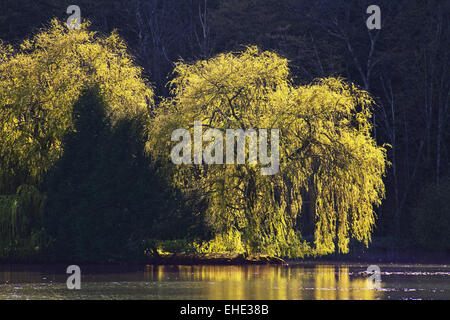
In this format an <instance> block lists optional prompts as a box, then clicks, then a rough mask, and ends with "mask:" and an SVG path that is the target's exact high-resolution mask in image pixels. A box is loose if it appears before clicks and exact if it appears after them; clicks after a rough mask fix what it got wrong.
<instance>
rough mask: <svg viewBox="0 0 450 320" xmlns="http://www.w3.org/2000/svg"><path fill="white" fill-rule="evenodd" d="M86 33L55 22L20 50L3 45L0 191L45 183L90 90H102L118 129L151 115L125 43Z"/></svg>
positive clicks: (146, 89) (148, 96) (147, 90)
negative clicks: (127, 121) (122, 121)
mask: <svg viewBox="0 0 450 320" xmlns="http://www.w3.org/2000/svg"><path fill="white" fill-rule="evenodd" d="M88 27H89V23H88V22H84V23H83V24H82V25H81V28H80V29H79V30H69V29H68V28H67V27H66V26H65V25H64V24H63V23H61V22H59V21H57V20H53V21H52V22H51V23H50V25H49V26H48V28H45V29H42V30H40V32H39V33H37V34H36V35H35V36H34V37H32V38H30V39H28V40H25V41H23V43H22V44H21V45H20V46H19V48H17V49H16V50H13V49H12V47H11V46H8V45H5V44H1V45H0V153H1V155H2V159H1V161H0V191H2V192H3V191H4V192H7V193H8V192H15V188H17V187H18V185H20V184H21V183H34V182H36V181H40V179H41V177H42V173H43V172H45V171H46V170H48V168H50V167H51V166H52V164H53V163H54V162H55V160H56V159H58V157H59V156H60V155H61V153H62V151H63V146H62V139H63V137H64V135H65V134H66V133H67V132H69V131H70V130H74V121H75V120H76V119H74V118H73V113H72V108H73V105H74V103H75V102H76V101H77V99H78V98H79V97H80V95H81V94H82V92H83V91H84V90H85V89H89V88H97V89H98V93H99V96H100V97H101V99H102V100H103V101H104V105H105V106H106V110H105V113H106V116H107V118H108V119H109V121H111V122H112V123H115V122H116V121H117V120H119V119H123V118H134V117H141V116H145V115H146V114H147V113H148V110H149V109H150V108H152V106H153V91H152V88H151V87H150V86H149V85H148V83H147V81H146V80H145V79H144V78H143V76H142V70H141V68H140V67H138V66H136V65H135V64H134V62H133V58H132V56H130V54H129V53H127V47H126V45H125V43H124V42H123V41H122V40H121V39H120V37H119V36H118V35H117V33H115V32H113V33H111V34H110V35H108V36H106V37H103V36H99V35H98V34H97V33H95V32H92V31H89V30H88Z"/></svg>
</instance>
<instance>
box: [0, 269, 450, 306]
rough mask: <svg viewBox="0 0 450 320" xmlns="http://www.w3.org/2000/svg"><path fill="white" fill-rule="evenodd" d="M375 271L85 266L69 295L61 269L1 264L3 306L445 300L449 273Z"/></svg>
mask: <svg viewBox="0 0 450 320" xmlns="http://www.w3.org/2000/svg"><path fill="white" fill-rule="evenodd" d="M368 266H369V264H367V265H364V264H322V263H321V264H317V263H316V264H311V263H299V264H295V265H289V266H273V265H264V266H149V265H148V266H136V267H130V266H127V267H120V266H98V265H97V266H83V265H80V267H81V289H80V290H69V289H67V286H66V280H67V277H68V276H69V275H67V274H66V273H65V271H66V268H67V266H62V265H50V266H41V265H33V266H29V265H0V299H219V300H228V299H243V300H247V299H248V300H258V299H270V300H272V299H273V300H279V299H282V300H283V299H331V300H334V299H446V300H450V266H448V265H447V266H446V265H409V264H405V265H400V264H397V265H392V264H391V265H382V264H381V265H379V267H380V271H381V283H380V286H379V287H376V286H374V282H373V281H370V280H368V275H367V274H366V273H364V271H365V270H366V269H367V267H368Z"/></svg>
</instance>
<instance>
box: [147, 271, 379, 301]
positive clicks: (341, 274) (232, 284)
mask: <svg viewBox="0 0 450 320" xmlns="http://www.w3.org/2000/svg"><path fill="white" fill-rule="evenodd" d="M145 278H146V280H147V281H165V282H170V281H182V282H185V283H186V284H190V285H191V286H192V288H193V290H194V291H193V292H196V294H198V295H200V296H206V297H208V299H213V300H227V299H237V300H247V299H255V300H258V299H268V300H287V299H289V300H291V299H326V300H335V299H364V300H369V299H376V298H381V292H380V291H378V290H376V289H374V288H373V286H372V285H371V283H370V281H369V280H368V279H367V278H366V277H364V276H362V275H353V274H351V272H350V271H349V268H348V267H345V266H333V265H316V266H309V267H308V266H295V267H284V266H269V265H261V266H258V265H256V266H147V268H146V272H145Z"/></svg>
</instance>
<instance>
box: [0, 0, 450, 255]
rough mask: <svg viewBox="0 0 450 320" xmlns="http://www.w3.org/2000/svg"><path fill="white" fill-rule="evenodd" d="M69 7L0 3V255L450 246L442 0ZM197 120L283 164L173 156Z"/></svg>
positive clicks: (446, 11) (449, 5) (52, 0)
mask: <svg viewBox="0 0 450 320" xmlns="http://www.w3.org/2000/svg"><path fill="white" fill-rule="evenodd" d="M70 4H74V3H72V2H68V1H58V0H42V1H32V2H31V1H23V0H14V1H12V0H0V7H1V9H2V10H0V39H1V40H2V42H1V43H0V152H1V158H0V259H1V260H6V261H11V260H21V261H23V260H27V261H35V260H45V261H52V260H64V259H79V260H86V261H118V260H130V259H140V258H142V256H143V255H144V253H145V254H156V255H157V254H162V253H163V252H179V251H183V252H188V251H189V252H198V253H215V252H234V253H243V254H246V255H247V254H268V255H274V256H283V257H291V258H301V257H306V256H310V255H312V256H315V255H326V254H332V253H337V254H341V253H348V252H350V253H351V252H352V251H359V250H369V251H370V250H379V249H382V250H404V249H410V250H430V251H433V250H436V251H439V252H445V251H447V252H448V250H450V170H449V166H450V134H449V132H450V116H449V100H450V95H449V93H450V66H449V61H450V59H449V58H450V56H449V55H450V54H449V49H450V48H449V43H450V34H449V33H450V28H449V19H450V1H431V0H430V1H403V0H397V1H388V0H379V1H377V2H376V4H377V5H379V6H380V8H381V14H382V27H381V29H380V30H368V28H367V27H366V19H367V17H368V14H366V8H367V7H368V6H369V5H371V4H375V3H373V1H363V0H361V1H344V0H333V1H332V0H318V1H310V0H278V1H276V0H148V1H146V0H130V1H125V0H123V1H122V0H117V1H88V0H79V1H78V2H77V3H76V4H77V5H78V6H80V8H81V16H82V18H83V22H84V23H83V26H82V28H81V30H68V29H67V27H66V26H65V25H64V22H65V21H66V19H67V17H68V14H67V13H66V9H67V7H68V6H69V5H70ZM54 18H56V19H57V20H52V19H54ZM27 39H28V40H27ZM235 108H237V110H238V114H237V115H236V114H235V111H236V110H235ZM216 109H220V110H221V111H222V112H223V114H222V113H221V112H216ZM200 116H201V117H205V119H206V120H208V121H209V125H211V126H213V127H216V128H223V129H226V128H235V127H247V128H248V127H270V126H271V125H273V123H276V126H277V128H280V131H281V132H282V134H281V142H280V149H281V150H282V152H281V164H280V174H278V175H275V176H271V177H269V176H268V177H263V176H261V175H259V174H257V172H258V170H257V169H255V168H254V167H252V166H250V165H243V166H229V167H221V166H216V167H208V166H200V167H198V166H197V167H196V166H181V167H180V166H175V165H173V164H172V163H170V161H169V156H168V154H169V153H170V132H171V131H172V130H173V129H175V128H182V127H186V128H187V127H188V126H189V125H192V124H193V122H194V121H195V120H196V119H198V117H200ZM206 120H205V121H206ZM367 246H368V249H367V248H366V247H367Z"/></svg>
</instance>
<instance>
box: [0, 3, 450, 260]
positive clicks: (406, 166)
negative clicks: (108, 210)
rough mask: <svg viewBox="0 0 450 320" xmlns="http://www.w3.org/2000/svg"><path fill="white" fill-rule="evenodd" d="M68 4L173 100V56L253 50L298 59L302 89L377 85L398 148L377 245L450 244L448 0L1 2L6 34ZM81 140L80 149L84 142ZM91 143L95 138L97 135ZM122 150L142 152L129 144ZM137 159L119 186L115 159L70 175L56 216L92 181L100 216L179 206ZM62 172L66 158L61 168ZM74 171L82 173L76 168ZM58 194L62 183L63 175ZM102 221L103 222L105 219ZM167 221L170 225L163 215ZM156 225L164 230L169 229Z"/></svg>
mask: <svg viewBox="0 0 450 320" xmlns="http://www.w3.org/2000/svg"><path fill="white" fill-rule="evenodd" d="M70 4H77V5H78V6H80V8H81V16H82V18H83V19H89V20H90V21H91V22H92V27H91V29H92V30H98V31H100V32H102V33H109V32H111V31H112V30H113V29H117V30H118V33H119V34H120V36H121V37H123V38H124V39H125V41H126V43H127V45H128V47H129V48H130V50H131V53H132V54H133V55H134V56H135V57H136V61H137V64H138V65H140V66H142V67H143V68H144V70H145V75H146V76H147V77H148V79H150V81H151V82H152V84H153V85H154V87H155V94H156V96H160V97H163V96H167V95H168V88H167V87H166V83H167V80H168V78H169V79H170V77H171V74H170V72H171V71H172V70H173V67H174V62H175V61H177V60H179V59H183V60H185V61H195V60H199V59H205V58H209V57H212V56H214V55H215V54H217V53H221V52H225V51H230V50H241V49H243V48H244V47H245V46H246V45H258V46H259V47H260V48H261V49H263V50H272V51H275V52H277V53H279V54H280V55H282V56H284V57H286V58H288V59H289V60H290V67H291V69H292V70H293V77H294V80H295V81H296V82H297V83H298V84H303V83H309V82H311V81H312V80H313V79H315V78H319V77H326V76H342V77H344V78H346V79H347V80H349V81H351V82H354V83H356V84H358V85H359V86H360V87H362V88H364V89H366V90H368V91H369V92H370V93H371V94H372V95H373V96H374V97H375V99H376V103H377V107H376V109H375V113H374V118H373V121H374V124H375V130H374V136H375V138H376V140H377V142H378V143H379V144H383V143H387V144H389V145H390V146H391V147H390V148H389V149H388V159H389V161H390V162H391V165H390V167H389V169H388V174H387V177H386V178H385V184H386V200H385V201H384V203H383V205H382V206H381V207H380V208H379V209H378V211H377V215H378V220H377V227H376V230H375V233H374V240H373V244H372V245H371V248H373V249H377V248H389V249H399V248H411V249H419V248H420V249H433V250H434V249H435V250H443V249H444V250H448V249H450V171H449V168H450V132H449V131H450V116H449V99H450V95H449V91H450V66H449V61H450V59H449V58H450V53H449V52H450V47H449V43H450V34H449V33H450V28H449V19H450V1H431V0H430V1H406V0H395V1H392V0H377V1H375V2H374V1H342V0H315V1H311V0H281V1H279V0H278V1H277V0H148V1H146V0H129V1H125V0H123V1H122V0H117V1H102V0H99V1H88V0H78V1H77V2H76V3H74V2H73V1H70V2H69V1H58V0H41V1H26V0H14V1H9V0H0V8H1V10H0V39H2V40H3V41H6V42H10V43H13V44H14V43H19V42H20V41H22V40H23V39H24V38H26V37H29V36H31V35H32V34H34V33H36V31H38V30H39V28H41V27H43V26H44V25H45V24H46V23H48V21H49V20H50V19H51V18H53V17H57V18H59V19H62V20H63V21H65V20H66V19H67V17H68V15H67V14H66V9H67V7H68V6H69V5H70ZM371 4H377V5H379V6H380V8H381V16H382V28H381V30H373V31H369V30H368V29H367V27H366V19H367V18H368V16H369V15H368V14H366V8H367V7H368V6H369V5H371ZM90 121H95V118H93V119H91V120H90ZM80 125H86V126H89V125H93V126H94V127H95V128H97V130H99V133H98V138H97V139H102V132H103V131H105V130H107V129H105V128H100V127H98V126H95V124H90V123H84V124H83V122H81V124H80ZM121 130H122V131H123V132H126V131H127V130H129V128H127V126H126V124H124V125H123V126H122V127H121ZM115 134H116V135H119V137H115V138H114V139H115V140H117V139H121V138H120V137H121V132H120V131H119V132H117V133H115ZM103 136H104V135H103ZM122 136H123V137H125V136H129V134H122ZM76 139H83V137H82V136H81V137H77V138H76ZM76 139H74V140H73V141H71V142H70V143H72V144H75V145H76V144H77V143H79V141H77V140H76ZM84 139H86V140H90V136H88V137H84ZM105 139H106V140H104V141H103V142H102V143H101V144H102V145H103V147H102V148H103V149H104V150H103V151H104V153H105V154H110V155H115V157H116V159H115V160H114V161H116V163H124V162H125V163H127V162H126V161H128V160H129V159H128V158H127V156H126V155H125V154H124V155H123V157H122V158H121V155H120V154H118V153H116V152H115V151H117V146H112V145H111V146H108V143H107V141H108V139H109V138H108V137H106V138H105ZM123 139H125V138H123ZM123 139H122V140H123ZM105 141H106V142H105ZM98 143H99V142H98ZM122 146H128V147H129V148H133V147H134V146H132V145H130V144H129V143H128V142H127V141H123V143H122ZM74 150H75V149H74ZM76 150H78V151H77V152H75V153H76V154H73V155H70V154H69V155H67V157H71V159H74V158H76V157H77V156H78V157H80V159H83V161H92V163H96V164H98V163H101V161H102V159H103V158H109V157H106V156H105V157H102V156H101V155H100V154H96V155H95V157H96V158H95V159H90V160H89V159H86V158H85V157H84V158H83V157H82V155H81V154H82V152H83V150H80V149H79V148H76ZM124 152H125V151H124ZM89 154H92V153H89ZM114 161H113V162H114ZM129 161H130V166H128V167H127V166H125V167H124V168H125V169H123V172H117V178H116V179H117V181H116V182H115V183H113V184H110V183H107V184H106V185H104V186H102V184H101V182H99V180H101V179H102V178H101V177H103V176H104V175H107V174H110V173H111V172H115V169H114V168H116V167H115V166H114V163H112V162H111V161H109V162H108V165H104V166H100V167H102V169H101V170H103V171H98V172H97V176H92V175H91V176H90V177H89V178H87V177H83V176H80V175H78V174H77V175H76V176H75V174H74V176H73V177H69V179H73V181H74V185H75V184H76V183H75V181H76V180H77V179H80V181H83V184H81V185H80V184H79V185H78V187H77V189H76V190H70V191H69V190H66V195H59V197H60V198H59V199H56V200H55V201H53V202H52V203H53V205H54V206H56V208H53V209H51V210H53V212H57V211H59V210H61V208H63V207H67V206H69V207H71V210H72V211H73V212H74V214H76V212H78V211H82V210H86V208H84V207H83V206H86V204H85V205H80V204H70V200H67V201H66V200H64V199H69V198H70V197H69V195H70V194H72V195H73V193H74V192H81V193H82V192H85V190H88V189H89V188H90V187H92V185H96V186H97V187H98V189H99V190H100V189H101V190H102V191H99V192H97V191H96V190H95V188H94V189H92V194H94V193H95V194H96V196H95V197H91V198H90V196H89V195H87V196H86V197H87V198H86V200H87V201H86V203H88V204H87V205H88V206H97V209H95V210H97V212H101V210H102V209H101V208H102V206H104V203H107V202H108V201H110V200H108V199H114V200H115V201H116V204H115V206H116V209H117V210H122V209H123V207H130V208H132V209H131V211H133V210H135V211H136V210H137V211H139V210H140V208H139V206H141V207H152V206H153V205H152V202H151V201H152V199H158V200H160V199H162V198H164V197H166V198H167V199H173V198H171V197H173V195H170V196H169V195H167V194H166V193H165V191H164V190H165V189H164V187H163V186H161V187H155V185H157V184H158V183H160V182H159V181H156V180H155V178H154V175H153V173H152V172H151V170H150V169H149V168H147V165H146V162H145V160H144V159H137V160H133V161H131V160H129ZM63 165H64V159H63V160H62V165H61V164H60V166H63ZM67 165H70V164H67ZM86 166H88V165H86ZM133 166H134V167H133ZM126 168H128V169H126ZM130 168H131V169H130ZM133 168H141V169H142V170H140V171H139V172H141V173H140V174H138V175H136V176H132V177H133V179H130V176H131V174H132V173H133V172H134V173H136V170H135V169H133ZM144 168H145V169H144ZM77 170H78V171H77V172H83V170H81V171H80V170H79V169H77ZM127 170H128V171H127ZM68 171H71V172H76V170H75V169H73V168H72V169H70V170H68ZM86 174H88V173H86ZM96 179H97V180H96ZM93 181H94V182H93ZM127 181H128V183H131V182H136V183H141V186H142V188H139V190H141V192H140V193H136V192H135V190H137V189H136V188H134V189H133V188H131V187H130V186H128V185H127ZM146 185H151V186H152V188H153V189H151V192H150V191H147V192H146V191H145V186H146ZM48 188H49V189H51V188H58V171H57V170H56V171H55V172H54V173H53V175H52V177H51V179H50V182H49V184H48ZM108 188H109V189H108ZM114 188H116V189H114ZM117 188H118V189H120V190H118V189H117ZM130 188H131V189H132V190H131V189H130ZM105 189H106V190H108V191H104V190H105ZM83 190H84V191H83ZM127 190H131V191H127ZM133 190H134V191H133ZM154 190H159V191H158V192H156V193H155V192H154ZM99 194H100V196H98V195H99ZM116 194H117V195H121V196H120V197H117V196H115V195H116ZM130 195H132V199H130ZM64 197H66V198H64ZM80 197H84V195H81V196H80ZM102 197H103V198H102ZM102 199H103V200H102ZM102 201H103V202H102ZM128 202H129V203H132V204H127V203H128ZM158 203H160V201H159V202H158ZM166 203H167V206H168V207H170V206H171V205H172V204H171V200H167V201H166ZM137 204H139V205H137ZM106 207H108V205H106ZM167 210H169V209H167ZM116 216H117V215H116ZM180 216H182V213H180ZM68 219H70V218H68ZM98 219H102V221H103V218H101V216H98ZM158 219H160V220H161V221H163V220H164V217H160V218H158ZM180 219H181V218H180ZM135 222H136V224H137V225H139V224H141V223H144V222H142V221H135ZM53 223H58V222H57V220H54V221H53ZM90 223H92V224H95V223H99V222H98V221H97V222H95V221H91V222H90ZM116 223H120V221H112V222H111V226H110V227H109V229H108V230H107V231H105V235H102V234H101V233H95V234H96V236H97V238H98V241H105V242H107V241H108V240H107V239H108V238H107V237H108V236H107V234H111V231H112V230H114V224H116ZM160 225H164V226H165V227H166V228H168V229H170V230H173V228H177V227H179V223H175V222H174V221H172V222H169V221H166V222H164V223H162V222H161V224H160ZM132 227H133V226H130V228H132ZM157 229H158V228H157ZM158 230H159V232H160V233H161V234H166V232H164V229H163V228H160V229H158ZM183 232H184V231H180V232H179V234H180V235H182V234H183ZM112 233H114V232H112ZM102 239H103V240H102ZM92 243H95V241H92ZM98 246H99V248H100V247H102V246H101V245H98ZM60 250H61V251H63V250H64V248H60ZM80 250H81V249H80ZM90 250H91V251H90V252H92V254H93V255H95V254H96V253H95V252H96V251H95V250H92V248H90ZM112 250H113V249H112ZM99 251H100V249H99ZM118 254H119V253H118Z"/></svg>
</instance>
